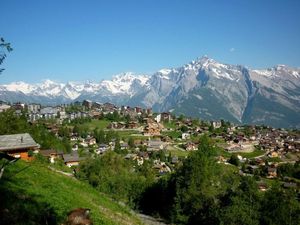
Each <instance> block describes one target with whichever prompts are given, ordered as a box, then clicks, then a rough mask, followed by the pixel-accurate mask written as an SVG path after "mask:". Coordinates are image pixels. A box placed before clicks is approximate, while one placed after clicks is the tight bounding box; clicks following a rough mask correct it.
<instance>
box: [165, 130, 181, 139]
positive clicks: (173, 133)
mask: <svg viewBox="0 0 300 225" xmlns="http://www.w3.org/2000/svg"><path fill="white" fill-rule="evenodd" d="M162 134H163V135H165V136H169V137H171V138H172V139H176V138H181V134H182V132H181V131H164V132H162Z"/></svg>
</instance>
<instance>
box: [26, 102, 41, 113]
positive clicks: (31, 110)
mask: <svg viewBox="0 0 300 225" xmlns="http://www.w3.org/2000/svg"><path fill="white" fill-rule="evenodd" d="M40 109H41V105H40V104H28V105H27V110H28V112H29V113H38V112H39V111H40Z"/></svg>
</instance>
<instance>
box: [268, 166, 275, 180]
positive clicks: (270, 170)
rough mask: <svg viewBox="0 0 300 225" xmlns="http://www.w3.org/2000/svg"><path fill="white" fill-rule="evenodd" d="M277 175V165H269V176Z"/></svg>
mask: <svg viewBox="0 0 300 225" xmlns="http://www.w3.org/2000/svg"><path fill="white" fill-rule="evenodd" d="M275 177H277V169H276V168H275V167H268V176H267V178H275Z"/></svg>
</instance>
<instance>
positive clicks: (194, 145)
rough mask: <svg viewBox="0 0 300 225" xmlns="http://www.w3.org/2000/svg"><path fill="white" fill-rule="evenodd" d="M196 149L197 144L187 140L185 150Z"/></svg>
mask: <svg viewBox="0 0 300 225" xmlns="http://www.w3.org/2000/svg"><path fill="white" fill-rule="evenodd" d="M197 149H198V147H197V145H196V144H195V143H193V142H188V143H186V145H185V150H187V151H195V150H197Z"/></svg>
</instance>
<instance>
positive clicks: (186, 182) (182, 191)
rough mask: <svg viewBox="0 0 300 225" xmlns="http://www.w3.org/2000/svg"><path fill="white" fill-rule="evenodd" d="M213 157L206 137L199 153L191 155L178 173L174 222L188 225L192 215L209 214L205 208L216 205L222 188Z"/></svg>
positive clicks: (218, 170)
mask: <svg viewBox="0 0 300 225" xmlns="http://www.w3.org/2000/svg"><path fill="white" fill-rule="evenodd" d="M214 155H215V150H214V147H213V146H212V145H211V144H210V141H209V139H208V137H207V136H203V137H201V139H200V145H199V151H195V152H192V153H191V154H190V156H189V157H188V158H187V159H186V160H185V161H184V162H183V166H182V167H181V168H180V169H179V170H178V171H177V173H176V175H175V177H176V178H175V180H176V196H175V199H174V201H175V204H174V205H173V222H175V223H187V222H188V221H189V220H190V219H191V217H192V216H193V215H196V214H198V213H199V214H201V215H203V214H205V213H208V211H206V210H205V209H206V208H207V206H208V205H209V204H210V203H212V202H215V199H216V197H217V194H218V193H219V190H220V189H221V183H220V182H221V180H220V177H219V175H220V168H219V165H218V164H217V163H216V161H215V158H214ZM206 216H209V215H206Z"/></svg>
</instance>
